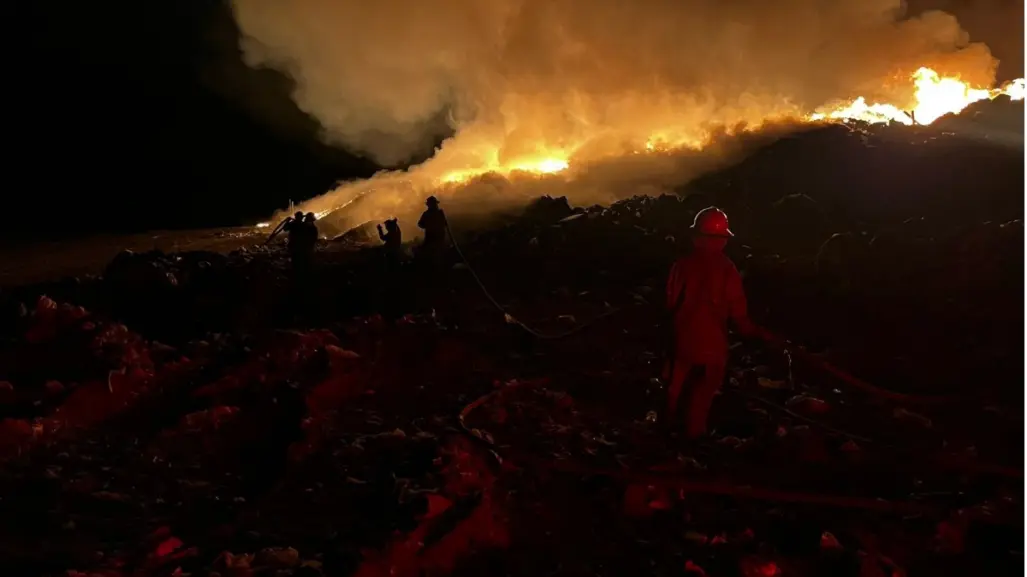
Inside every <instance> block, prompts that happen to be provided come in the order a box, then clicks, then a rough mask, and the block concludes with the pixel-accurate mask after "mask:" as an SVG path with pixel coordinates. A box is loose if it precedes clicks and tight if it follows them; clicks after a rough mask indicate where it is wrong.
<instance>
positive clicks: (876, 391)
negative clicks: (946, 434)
mask: <svg viewBox="0 0 1027 577" xmlns="http://www.w3.org/2000/svg"><path fill="white" fill-rule="evenodd" d="M446 232H447V233H448V234H449V238H450V240H451V241H452V243H453V248H454V249H455V250H456V253H457V256H459V257H460V260H461V261H462V262H463V264H464V266H466V267H467V270H468V271H469V272H470V273H471V277H472V278H473V279H474V282H475V283H476V284H477V285H478V287H479V288H480V289H481V291H482V293H483V294H484V295H485V297H486V298H487V299H488V300H489V302H490V303H491V304H492V306H494V307H495V308H496V309H497V310H498V311H499V312H500V313H502V314H503V318H504V320H505V321H506V322H507V323H508V324H513V325H516V326H518V327H520V328H521V329H523V330H524V331H525V332H527V333H528V334H530V335H532V336H534V337H536V338H538V339H540V340H557V339H562V338H566V337H569V336H571V335H574V334H576V333H579V332H581V331H582V330H584V329H585V328H587V327H590V326H592V325H593V324H595V323H596V322H598V321H600V320H602V319H605V318H609V317H612V316H614V315H616V314H618V313H620V312H622V311H625V310H628V309H629V308H632V307H620V308H614V309H612V310H609V311H607V312H605V313H603V314H600V315H598V316H596V317H595V318H592V319H590V320H588V321H586V322H584V323H580V324H578V325H577V326H575V327H572V328H570V329H568V330H566V331H563V332H559V333H552V334H545V333H542V332H540V331H538V330H536V329H534V328H532V327H530V326H528V325H527V324H525V323H524V322H522V321H520V320H518V319H517V318H516V317H514V316H513V315H511V314H510V313H509V312H507V310H506V308H505V307H503V305H501V304H500V303H499V301H497V300H496V298H495V297H494V296H492V293H491V292H490V291H489V289H488V287H486V286H485V283H483V282H482V280H481V278H480V277H479V276H478V273H477V271H475V269H474V267H473V266H472V265H471V262H470V261H469V260H468V258H467V257H466V256H465V255H464V253H463V251H462V250H461V249H460V244H459V243H458V242H457V241H456V237H455V235H453V231H452V229H450V227H449V222H448V221H447V222H446ZM765 336H767V337H770V338H769V339H768V343H769V344H771V345H774V346H778V347H781V348H784V349H785V352H786V354H787V353H792V354H795V356H797V357H799V358H801V359H802V360H803V361H804V362H805V363H807V364H809V365H811V366H813V367H815V368H817V369H819V370H821V371H823V372H825V373H827V374H829V375H831V376H833V377H835V378H837V379H838V380H839V381H841V382H842V383H845V384H846V385H848V386H851V387H853V388H855V389H859V390H861V391H863V392H864V393H867V394H870V395H872V396H875V397H878V398H881V399H886V400H890V401H899V402H903V403H911V404H938V403H951V402H956V401H960V400H962V399H961V398H960V397H958V396H955V395H913V394H908V393H899V392H895V391H891V390H888V389H882V388H881V387H878V386H875V385H872V384H870V383H868V382H866V381H864V380H862V379H860V378H858V377H856V376H855V375H853V374H851V373H849V372H848V371H846V370H844V369H842V368H840V367H837V366H835V365H833V364H831V363H830V362H828V361H826V360H824V359H822V358H820V357H817V356H815V355H812V354H810V353H808V352H807V351H806V350H804V349H803V348H802V347H798V346H794V345H790V343H789V341H788V339H786V338H785V337H783V336H780V335H775V334H773V333H771V332H770V331H766V335H765ZM850 436H851V435H850Z"/></svg>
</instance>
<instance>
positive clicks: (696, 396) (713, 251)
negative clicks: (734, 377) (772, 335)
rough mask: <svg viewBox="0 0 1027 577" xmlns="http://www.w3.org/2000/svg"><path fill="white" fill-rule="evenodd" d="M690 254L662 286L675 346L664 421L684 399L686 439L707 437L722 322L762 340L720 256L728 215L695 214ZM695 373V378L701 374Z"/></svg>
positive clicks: (722, 349) (734, 274) (721, 365)
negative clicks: (730, 322) (682, 395)
mask: <svg viewBox="0 0 1027 577" xmlns="http://www.w3.org/2000/svg"><path fill="white" fill-rule="evenodd" d="M691 230H692V232H693V241H692V242H693V245H694V250H693V251H692V252H691V254H689V255H688V256H686V257H684V258H681V259H678V261H677V262H675V263H674V266H673V267H672V268H671V270H670V278H669V279H668V281H667V308H668V309H669V310H670V311H671V315H672V318H673V323H674V346H673V348H672V350H671V355H670V359H669V361H668V363H667V366H666V367H665V372H664V376H665V377H666V378H667V379H668V382H669V386H668V390H667V418H668V420H673V419H675V417H676V411H677V408H678V399H679V398H680V396H681V394H682V393H684V395H685V413H686V423H685V434H686V436H687V437H688V438H696V437H700V436H702V435H703V434H705V433H706V418H707V416H708V415H709V412H710V407H711V405H712V403H713V396H714V395H715V394H716V392H717V389H718V388H719V387H720V385H721V384H722V383H723V382H724V370H725V368H726V366H727V357H728V339H727V321H728V319H731V320H732V321H733V322H734V324H735V326H736V327H737V328H738V330H739V332H741V333H742V334H743V335H746V336H761V335H762V334H763V331H762V329H760V328H759V327H757V326H756V325H754V324H753V323H752V321H751V320H749V315H748V312H747V308H746V300H745V291H744V289H743V288H742V277H741V275H740V274H738V269H736V268H735V265H734V263H732V262H731V259H729V258H728V257H727V255H725V254H724V247H725V246H727V241H728V238H730V237H732V236H734V234H733V233H732V232H731V230H730V229H729V228H728V221H727V215H726V214H724V212H723V211H721V210H720V209H718V208H715V207H710V208H706V209H703V210H701V211H699V213H698V214H696V215H695V221H694V222H693V223H692V229H691ZM700 372H701V375H699V374H694V373H700Z"/></svg>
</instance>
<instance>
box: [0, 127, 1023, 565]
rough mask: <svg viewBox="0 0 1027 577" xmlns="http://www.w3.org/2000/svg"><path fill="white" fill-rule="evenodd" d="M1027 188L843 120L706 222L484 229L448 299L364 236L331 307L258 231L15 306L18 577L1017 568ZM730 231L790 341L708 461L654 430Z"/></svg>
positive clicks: (12, 507) (739, 407) (752, 165)
mask: <svg viewBox="0 0 1027 577" xmlns="http://www.w3.org/2000/svg"><path fill="white" fill-rule="evenodd" d="M900 136H901V138H900ZM1022 190H1023V157H1022V150H1020V151H1017V150H1013V151H1009V150H1007V149H1006V148H1004V145H1003V146H998V145H996V146H991V145H988V144H987V143H984V144H982V143H980V142H974V143H967V142H966V141H962V140H957V139H955V138H953V137H951V136H948V135H946V134H943V133H940V132H934V133H927V132H925V131H923V130H921V131H907V132H905V133H897V132H893V131H891V130H885V131H870V130H866V129H860V130H850V129H846V128H831V129H826V130H822V131H817V132H812V133H809V134H807V135H804V136H803V137H801V138H798V139H793V140H786V141H782V142H779V143H777V144H775V145H772V146H771V147H768V148H767V149H765V150H763V151H761V152H760V153H758V154H757V155H755V156H753V157H751V158H750V159H749V160H747V161H746V162H744V163H742V164H741V165H739V166H736V167H733V168H732V169H729V170H727V171H723V172H721V173H717V174H714V175H710V176H709V177H707V178H704V179H701V180H700V181H698V182H694V183H692V184H691V185H689V187H688V189H687V190H683V191H682V192H683V193H686V195H683V197H679V196H663V197H660V198H648V197H639V198H634V199H629V200H626V201H623V202H620V203H617V204H616V205H613V206H610V207H605V208H604V207H593V208H588V209H585V208H572V207H570V206H568V205H567V204H566V203H565V202H563V201H561V200H560V199H549V198H546V199H541V200H538V201H536V202H534V203H533V204H532V205H531V206H530V207H529V208H528V209H527V210H526V211H525V212H524V213H523V214H518V215H511V216H510V217H509V218H508V219H507V220H506V221H505V222H504V223H500V224H497V225H495V226H492V227H490V228H489V229H488V230H484V231H479V232H470V229H469V228H466V227H465V228H461V223H460V222H457V221H456V220H454V222H453V223H452V225H453V227H454V230H455V232H456V239H457V241H458V243H459V246H460V249H461V250H460V252H459V253H458V252H457V251H455V250H454V252H453V254H452V255H451V256H452V263H453V265H454V266H453V269H452V270H451V271H450V272H449V273H448V277H447V279H446V282H445V283H444V285H443V287H444V288H436V289H431V287H429V286H427V285H426V284H425V282H424V279H423V278H422V276H421V275H420V274H419V272H418V270H417V269H416V267H415V266H414V265H412V264H411V265H409V266H407V267H405V269H404V270H402V271H399V272H397V273H394V274H392V275H388V274H386V273H385V271H384V269H383V266H382V258H381V256H382V255H380V254H378V252H377V251H376V250H375V249H373V248H371V249H363V250H357V249H358V248H359V247H360V243H359V242H357V241H359V240H360V239H359V238H355V237H356V236H357V235H351V237H350V238H347V239H346V240H345V241H340V242H323V243H322V245H321V246H319V248H318V253H317V258H316V263H315V271H314V273H313V274H314V278H313V282H312V283H310V285H308V286H306V287H305V288H296V287H295V286H294V285H293V283H292V282H291V281H290V278H289V272H288V265H287V261H286V259H285V256H284V254H283V251H282V249H281V247H280V246H277V245H272V246H270V247H261V246H254V245H250V242H248V241H249V238H250V237H245V238H244V240H247V242H241V241H240V245H244V246H243V247H242V248H238V249H236V250H232V252H229V253H227V254H226V253H223V252H217V250H218V249H219V248H223V249H226V250H227V249H232V248H233V247H227V246H226V247H214V248H213V249H212V250H211V251H210V252H200V251H195V250H192V251H189V250H186V251H185V252H181V251H178V252H175V251H174V250H173V247H166V248H164V250H166V251H167V252H158V251H152V252H143V251H138V252H135V253H124V254H121V255H119V256H117V257H116V258H114V259H113V260H112V261H111V262H110V263H109V264H108V265H107V267H106V268H105V269H104V270H103V271H102V274H100V275H96V276H90V275H88V274H82V275H80V276H78V277H75V278H67V279H64V280H60V281H54V282H47V283H37V284H31V285H22V286H19V287H13V288H10V289H6V290H5V291H4V292H3V293H2V297H3V298H2V306H3V309H2V311H0V314H2V315H3V318H4V319H5V320H4V322H2V323H0V326H3V327H5V328H4V329H3V333H4V334H3V338H4V341H3V347H2V350H0V354H2V361H0V380H2V381H3V382H2V383H0V411H2V414H0V417H2V418H3V421H2V424H0V427H2V432H0V458H2V465H0V487H2V488H0V496H2V497H0V509H2V514H0V535H2V538H0V557H2V558H4V559H6V561H5V563H4V566H5V567H8V568H10V569H9V570H8V573H9V574H12V575H33V574H44V575H58V574H76V575H77V574H85V575H94V574H98V575H111V576H114V575H118V576H121V575H186V574H193V575H212V574H215V573H216V574H219V575H250V574H261V575H311V576H314V575H340V576H342V575H351V574H357V575H411V576H414V575H421V574H428V575H483V574H496V575H502V574H509V575H625V574H658V575H702V574H705V575H710V576H711V577H714V576H732V575H744V576H747V577H748V576H771V575H796V576H799V575H803V576H805V575H859V576H861V577H869V576H877V575H1006V574H1010V575H1012V574H1021V573H1022V571H1023V558H1022V554H1023V548H1022V544H1023V538H1024V534H1023V525H1022V523H1023V516H1022V510H1023V479H1022V469H1023V450H1024V448H1023V444H1022V439H1023V411H1022V406H1023V400H1022V394H1023V393H1022V391H1023V388H1022V378H1023V372H1022V366H1023V364H1022V363H1023V356H1022V354H1023V353H1022V352H1023V341H1022V339H1023V333H1022V323H1023V320H1022V319H1023V311H1022V304H1023V268H1022V267H1023V226H1022V220H1021V219H1022V214H1023V204H1022V203H1023V197H1022ZM710 203H716V204H718V205H719V206H722V207H724V208H725V209H726V210H727V211H728V213H729V214H730V215H731V218H732V228H733V229H735V231H736V233H737V234H738V237H737V238H736V239H735V242H734V243H733V244H732V245H731V248H730V249H729V250H730V252H731V256H732V257H733V258H734V259H735V261H736V262H737V263H738V265H739V268H740V269H741V270H742V271H743V273H744V275H745V278H746V285H747V289H748V291H749V296H750V302H751V307H750V308H751V312H752V316H753V317H754V318H755V319H756V320H757V321H758V322H760V323H762V324H765V325H766V326H768V327H770V328H771V329H773V330H775V331H776V332H778V333H780V334H782V335H784V336H786V337H787V338H788V339H790V340H791V341H792V343H793V344H789V345H788V346H787V347H786V348H785V349H784V350H782V349H781V348H774V347H771V346H768V345H766V344H763V343H757V342H746V341H739V342H737V343H735V346H734V348H733V349H732V350H733V360H732V366H731V368H730V371H729V373H730V375H729V377H730V378H729V382H728V383H726V384H725V386H724V388H723V390H722V394H721V395H719V396H718V399H717V401H716V404H715V407H714V415H713V418H712V421H713V426H714V427H715V429H716V431H715V433H714V435H713V437H712V439H710V440H708V441H705V442H702V443H691V444H690V443H685V442H683V441H681V440H679V439H677V437H676V436H675V435H674V434H673V433H672V431H667V430H666V429H665V427H663V424H664V423H663V422H662V420H661V419H660V418H659V417H658V416H657V418H656V419H655V422H654V419H653V415H652V414H651V412H652V411H653V410H654V409H658V408H659V403H660V401H661V400H662V395H663V391H662V388H661V387H662V385H661V383H660V382H659V381H658V380H655V378H656V377H658V375H659V365H660V358H661V351H662V347H663V341H662V339H663V334H664V333H663V327H662V324H663V318H662V316H661V313H660V307H659V305H660V302H661V298H662V285H663V281H664V275H665V274H666V271H667V269H668V267H669V263H670V262H671V261H672V260H673V258H674V257H675V256H676V255H677V254H679V253H681V252H682V251H683V250H686V247H687V235H686V229H687V226H688V224H690V223H691V217H692V215H694V213H695V211H696V210H697V209H700V208H702V207H704V206H706V205H708V204H710ZM237 240H238V239H236V240H233V241H232V242H236V241H237ZM256 240H258V238H257V237H253V241H256ZM364 244H370V243H364ZM245 245H250V246H245ZM146 248H147V249H148V248H149V247H146ZM180 248H181V247H180ZM187 248H188V247H187ZM479 282H480V284H479ZM482 286H484V287H485V289H487V293H486V291H484V290H482ZM43 295H46V296H45V297H44V296H43ZM383 317H384V318H383ZM386 318H388V319H392V320H391V321H390V320H386ZM525 326H526V327H527V328H530V329H531V331H530V332H529V331H528V330H526V329H525ZM833 367H834V368H836V367H844V370H836V369H833ZM852 375H855V376H856V377H858V380H856V379H853V378H852ZM871 383H872V384H871ZM79 572H81V573H79Z"/></svg>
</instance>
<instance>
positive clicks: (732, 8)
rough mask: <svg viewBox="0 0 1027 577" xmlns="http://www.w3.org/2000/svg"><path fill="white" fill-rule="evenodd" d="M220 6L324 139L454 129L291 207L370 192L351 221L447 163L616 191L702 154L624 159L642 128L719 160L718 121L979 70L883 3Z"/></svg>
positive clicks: (980, 78)
mask: <svg viewBox="0 0 1027 577" xmlns="http://www.w3.org/2000/svg"><path fill="white" fill-rule="evenodd" d="M233 8H234V12H235V17H236V19H237V21H238V24H239V27H240V29H241V30H242V33H243V36H244V41H243V42H244V44H243V52H244V54H245V57H246V60H247V63H248V64H249V65H251V66H253V67H273V68H276V69H279V70H282V71H283V72H285V73H287V74H289V75H290V76H292V77H293V78H294V79H295V81H296V89H295V92H294V99H295V101H296V102H297V104H298V105H299V107H300V108H301V109H303V110H304V111H306V112H308V113H309V114H310V115H312V116H313V117H315V118H316V119H318V120H319V121H320V122H321V124H322V126H323V129H324V136H325V139H326V140H328V141H330V142H332V143H335V144H338V145H341V146H344V147H347V148H349V149H351V150H354V151H359V152H362V153H365V154H367V155H369V156H371V157H372V158H374V159H375V160H376V161H378V162H379V163H381V164H383V165H393V164H398V163H402V162H403V161H405V160H407V159H409V158H411V157H412V156H414V155H416V154H419V153H423V151H424V148H425V147H426V146H428V145H429V144H428V143H430V142H431V136H432V134H433V133H436V132H437V125H436V124H437V123H436V122H434V121H435V120H436V119H438V118H439V115H440V112H445V113H446V114H447V115H448V120H449V122H450V124H451V128H452V129H453V130H455V136H453V137H452V138H451V139H449V140H447V141H446V142H445V143H444V144H443V146H442V147H441V149H440V150H439V151H437V153H436V155H435V157H434V158H433V159H432V160H430V161H429V162H428V163H426V164H425V165H422V166H420V167H416V168H415V169H412V170H411V171H410V172H409V173H400V174H388V175H382V176H380V177H378V178H377V179H374V180H372V181H370V182H368V183H362V184H359V185H354V186H348V187H342V189H340V191H337V192H336V193H333V194H331V195H328V198H325V197H322V198H321V199H316V200H315V201H314V202H312V203H311V204H310V205H309V207H310V209H311V210H323V209H325V208H331V207H334V206H336V205H337V204H339V203H340V202H343V201H346V200H349V199H352V198H356V197H359V196H360V195H361V194H364V193H366V192H367V191H369V190H371V189H375V190H376V192H375V193H374V195H375V196H376V197H381V199H379V200H374V201H371V200H365V201H363V204H367V205H368V206H372V205H373V207H374V209H373V210H371V209H368V210H366V211H362V212H364V213H365V214H366V215H367V216H369V217H370V216H372V215H373V216H378V214H377V213H380V212H382V211H383V210H390V209H392V207H391V206H390V205H391V204H393V203H396V204H401V203H402V202H403V200H402V199H403V198H406V196H408V195H413V194H415V193H418V192H422V191H423V189H425V188H427V187H430V186H431V185H433V183H435V182H437V179H438V178H440V177H441V176H442V175H444V174H447V173H449V172H451V171H453V170H463V169H483V168H487V167H495V166H499V165H507V166H509V165H516V164H518V162H520V161H521V160H522V159H531V158H534V159H536V160H537V159H538V158H539V157H546V156H550V155H551V153H554V152H555V153H558V154H557V155H558V156H560V157H562V158H567V159H570V161H571V167H572V169H571V170H569V171H567V174H566V175H564V176H561V177H559V178H556V179H553V178H547V179H545V180H544V183H543V186H546V187H549V188H550V189H551V188H552V187H553V186H555V184H554V180H558V181H560V182H564V181H567V180H570V181H576V182H579V183H580V182H581V181H582V180H583V179H584V180H585V181H593V184H596V182H595V181H597V180H598V179H597V178H596V177H595V174H596V173H601V174H603V175H604V177H605V180H606V181H615V182H621V183H622V185H623V186H622V187H623V188H628V187H629V185H630V184H631V182H632V181H633V179H631V178H627V177H625V176H624V174H623V173H622V172H619V171H629V172H630V173H638V174H640V175H641V177H642V178H641V179H635V180H636V181H637V182H636V184H644V183H649V184H650V185H651V186H657V187H658V186H661V185H663V184H666V183H669V182H670V181H671V180H673V179H674V178H680V176H681V175H682V174H683V172H682V170H684V172H686V173H694V172H695V171H696V170H701V169H703V168H705V167H708V166H709V165H711V163H712V162H713V161H712V160H705V161H697V160H695V158H694V157H695V155H694V154H689V155H688V156H689V159H690V160H687V161H685V162H684V163H683V165H684V167H685V168H684V169H682V168H681V166H678V165H676V164H675V163H674V162H673V159H672V157H669V156H665V155H662V156H661V155H657V156H656V157H654V158H649V159H647V160H631V159H628V160H624V157H625V156H626V155H630V153H632V152H634V151H638V150H645V144H646V143H647V142H651V141H652V140H653V139H655V140H656V141H657V142H659V141H664V142H665V143H666V144H667V145H668V146H671V147H673V146H680V145H694V146H699V145H703V144H709V142H710V141H711V139H712V140H715V141H716V144H715V145H714V146H713V147H712V149H714V150H716V151H718V152H719V153H724V152H730V151H735V150H737V148H738V147H737V146H735V145H731V144H726V143H725V142H723V141H724V140H725V139H723V138H717V136H716V135H717V133H718V131H719V130H720V129H721V128H723V127H726V128H727V129H728V130H729V131H732V130H734V129H737V128H738V127H740V126H748V127H750V128H752V127H758V126H761V125H763V124H765V123H766V122H768V121H769V122H778V121H781V120H783V119H788V118H796V117H801V116H803V115H805V114H806V113H808V112H811V111H812V110H813V109H815V108H817V107H819V106H822V105H825V104H828V103H831V102H834V101H838V100H848V99H851V98H854V97H856V96H859V95H862V96H866V97H867V98H868V99H870V100H883V101H890V102H894V103H899V104H901V103H911V98H912V85H911V83H910V82H909V74H910V73H911V72H912V71H913V70H915V69H917V68H918V67H920V66H930V67H932V68H934V69H936V70H937V71H938V72H940V73H942V74H943V75H945V74H959V75H960V76H962V78H963V79H964V80H966V81H968V82H971V83H976V84H984V85H988V84H990V83H991V82H992V81H993V80H994V75H995V67H996V64H997V63H996V61H995V59H994V58H992V56H991V54H990V52H989V51H988V48H987V47H986V46H984V45H982V44H974V43H971V42H970V39H969V37H968V35H967V33H966V32H965V31H964V30H963V29H962V28H961V27H960V25H959V23H958V22H957V21H956V19H955V18H954V17H952V16H950V15H948V14H945V13H942V12H926V13H923V14H921V15H919V16H917V17H914V18H909V19H906V18H904V4H903V3H902V2H901V1H900V0H778V1H775V2H767V1H765V0H734V1H731V2H725V1H723V0H635V1H634V2H624V1H622V0H492V1H489V2H482V1H479V0H438V1H436V2H422V1H418V0H376V1H374V2H366V1H358V0H334V1H333V0H291V1H290V2H281V1H279V0H233ZM707 148H709V147H707ZM642 156H646V155H642ZM714 156H717V154H715V155H714ZM583 167H584V168H583ZM589 174H591V175H592V176H591V177H589ZM616 175H620V176H621V178H614V177H615V176H616ZM486 184H487V183H486ZM478 186H485V184H482V183H478ZM576 188H582V187H581V186H577V187H576ZM382 190H387V191H388V194H385V193H383V192H382ZM621 192H623V191H613V192H610V191H607V193H608V194H620V193H621Z"/></svg>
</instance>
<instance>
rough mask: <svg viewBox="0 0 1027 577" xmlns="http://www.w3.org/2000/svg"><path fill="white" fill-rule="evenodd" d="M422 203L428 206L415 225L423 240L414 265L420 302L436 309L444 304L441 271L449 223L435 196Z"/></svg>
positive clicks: (445, 287) (443, 275) (443, 271)
mask: <svg viewBox="0 0 1027 577" xmlns="http://www.w3.org/2000/svg"><path fill="white" fill-rule="evenodd" d="M425 204H426V205H427V206H428V209H427V210H425V211H424V213H422V214H421V218H420V219H419V220H418V221H417V226H418V227H419V228H421V229H422V230H423V231H424V242H422V243H421V246H420V247H418V251H417V266H418V269H420V272H421V275H422V277H421V281H422V282H421V285H420V289H421V290H419V291H418V294H419V295H420V299H424V300H422V302H421V305H422V306H424V307H425V308H431V309H432V310H436V309H438V308H439V307H441V306H443V305H444V300H445V299H444V296H445V295H446V294H447V293H448V286H447V279H446V274H445V273H446V251H447V250H448V248H449V247H448V244H447V238H448V234H447V233H448V230H449V225H448V224H447V222H446V213H445V212H443V211H442V209H440V208H439V199H437V198H435V197H434V196H429V197H428V199H427V201H425ZM420 299H419V300H420ZM425 301H427V302H425ZM436 312H437V311H436Z"/></svg>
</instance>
